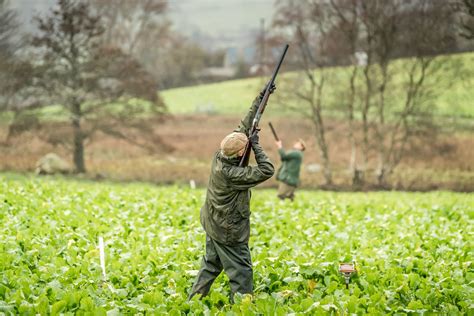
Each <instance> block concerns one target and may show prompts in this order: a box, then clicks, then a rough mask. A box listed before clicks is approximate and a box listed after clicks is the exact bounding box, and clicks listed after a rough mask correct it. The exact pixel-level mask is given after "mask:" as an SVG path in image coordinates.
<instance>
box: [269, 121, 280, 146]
mask: <svg viewBox="0 0 474 316" xmlns="http://www.w3.org/2000/svg"><path fill="white" fill-rule="evenodd" d="M268 126H270V129H271V130H272V134H273V137H275V140H276V141H277V142H278V141H280V139H279V138H278V135H277V133H276V131H275V129H274V128H273V125H272V122H268Z"/></svg>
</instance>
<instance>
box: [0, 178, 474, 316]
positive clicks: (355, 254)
mask: <svg viewBox="0 0 474 316" xmlns="http://www.w3.org/2000/svg"><path fill="white" fill-rule="evenodd" d="M204 194H205V191H204V190H203V189H198V190H191V189H189V188H184V187H157V186H153V185H148V184H112V183H93V182H86V181H79V180H70V179H64V178H47V177H43V178H35V177H29V176H19V175H14V174H5V175H0V315H3V314H5V315H10V314H23V315H28V314H29V315H34V314H41V315H46V314H49V313H51V314H59V313H64V314H66V315H67V314H69V315H72V314H79V315H81V314H89V315H105V314H107V315H119V314H138V313H142V314H145V313H152V314H156V315H165V314H169V315H182V314H197V315H214V314H222V315H240V314H243V315H254V314H260V315H287V314H293V315H300V314H312V315H318V314H336V315H345V314H350V313H356V314H366V313H370V314H376V315H382V314H399V315H400V314H408V313H412V312H416V313H422V312H434V313H441V314H444V315H456V314H469V313H473V312H474V309H473V308H474V302H473V298H474V291H473V285H474V283H473V282H474V280H473V277H474V271H473V263H472V261H473V258H474V256H473V253H472V251H473V231H474V230H473V216H474V196H473V195H472V194H471V195H469V194H462V193H449V192H432V193H400V192H374V193H333V192H320V191H306V192H299V194H298V198H297V201H296V202H294V203H291V202H289V201H288V202H280V201H278V200H277V199H276V197H275V191H273V190H254V191H253V195H252V196H253V197H252V215H251V222H252V237H251V240H250V247H251V251H252V259H253V265H254V273H255V277H254V279H255V280H254V287H255V293H254V296H253V297H249V296H243V297H242V296H238V297H237V298H236V304H234V305H230V304H229V301H228V294H229V286H228V281H227V278H226V277H225V276H223V275H222V276H221V277H219V278H218V280H217V281H216V283H215V284H214V286H213V288H212V289H211V295H210V296H209V297H206V298H205V299H203V300H201V301H200V300H198V298H197V297H196V298H194V299H193V300H192V301H190V302H187V301H186V297H187V295H188V291H189V290H190V287H191V285H192V282H193V278H194V276H195V275H196V273H197V269H198V268H199V265H200V257H201V256H202V254H203V251H204V248H203V246H204V238H205V235H204V232H203V230H202V229H201V227H200V224H199V208H200V206H201V204H202V201H203V199H204ZM100 236H101V237H103V239H104V241H105V258H106V264H105V267H106V273H107V280H106V281H105V282H104V280H103V276H102V270H101V267H100V259H99V250H98V238H99V237H100ZM352 260H355V261H356V264H357V268H358V274H357V275H355V276H354V277H353V278H352V281H351V284H350V289H349V290H346V289H345V287H344V280H343V278H342V277H341V276H340V275H339V273H338V271H337V270H338V264H339V262H341V261H352Z"/></svg>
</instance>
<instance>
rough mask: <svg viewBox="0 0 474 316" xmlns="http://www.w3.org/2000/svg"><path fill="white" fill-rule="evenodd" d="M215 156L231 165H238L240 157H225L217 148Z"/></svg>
mask: <svg viewBox="0 0 474 316" xmlns="http://www.w3.org/2000/svg"><path fill="white" fill-rule="evenodd" d="M217 157H218V158H219V160H221V161H222V162H223V163H226V164H229V165H233V166H238V165H239V163H240V157H235V158H227V157H225V156H224V155H223V154H222V153H221V152H220V150H219V152H218V154H217Z"/></svg>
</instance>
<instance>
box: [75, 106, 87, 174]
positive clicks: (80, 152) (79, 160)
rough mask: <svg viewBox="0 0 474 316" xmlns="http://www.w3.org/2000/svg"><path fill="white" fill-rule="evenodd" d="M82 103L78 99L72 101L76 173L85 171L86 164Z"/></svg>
mask: <svg viewBox="0 0 474 316" xmlns="http://www.w3.org/2000/svg"><path fill="white" fill-rule="evenodd" d="M81 117H82V113H81V104H80V103H79V101H78V100H75V99H74V100H73V101H72V128H73V134H74V147H73V151H74V152H73V159H74V166H75V167H76V170H75V171H76V173H85V172H86V166H85V164H84V134H83V132H82V128H81Z"/></svg>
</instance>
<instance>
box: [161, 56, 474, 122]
mask: <svg viewBox="0 0 474 316" xmlns="http://www.w3.org/2000/svg"><path fill="white" fill-rule="evenodd" d="M439 58H449V59H450V63H449V67H446V68H444V69H443V70H441V71H442V72H445V73H446V76H444V77H443V79H444V80H443V83H442V86H443V91H435V94H437V96H436V99H435V101H434V103H435V104H436V105H437V112H436V114H437V115H440V116H457V117H467V118H474V53H466V54H460V55H453V56H442V57H439ZM461 63H462V64H463V65H464V69H463V71H462V74H461V69H458V68H457V67H459V64H461ZM407 64H408V62H407V60H399V61H398V62H396V63H395V67H402V68H407ZM329 71H331V72H333V73H334V75H335V76H334V79H333V81H332V82H331V83H330V87H329V89H328V90H327V91H328V92H327V93H328V95H329V97H330V98H332V100H331V103H337V99H336V98H337V97H338V96H339V95H340V93H341V92H343V91H341V90H340V88H341V86H344V87H345V86H347V76H348V68H344V67H338V68H334V69H331V70H329ZM295 75H297V74H296V73H286V74H285V75H282V76H281V77H280V78H279V79H277V84H278V82H280V83H282V81H283V80H284V79H285V77H286V78H287V77H288V76H295ZM265 80H266V78H250V79H241V80H232V81H225V82H221V83H214V84H206V85H200V86H193V87H184V88H177V89H170V90H165V91H162V93H161V95H162V97H163V98H164V100H165V102H166V104H167V105H168V107H169V110H170V112H171V113H173V114H185V113H186V114H191V113H200V112H204V113H206V112H208V113H216V114H231V113H242V111H245V109H246V108H248V106H249V105H250V104H251V102H252V101H253V99H254V98H255V96H256V95H257V93H258V92H259V91H260V89H262V87H263V85H264V84H265ZM404 80H405V79H404V78H401V77H400V76H398V77H397V78H396V80H394V82H395V84H397V85H399V86H400V85H402V84H404ZM280 88H282V87H280ZM388 95H389V96H390V97H391V100H393V102H396V101H397V100H400V99H401V98H400V95H390V92H389V94H388ZM334 99H336V102H334ZM273 100H274V99H273ZM279 114H282V115H283V114H285V115H286V114H287V113H285V112H283V111H281V108H280V109H279V108H277V107H272V109H271V110H269V115H279Z"/></svg>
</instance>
